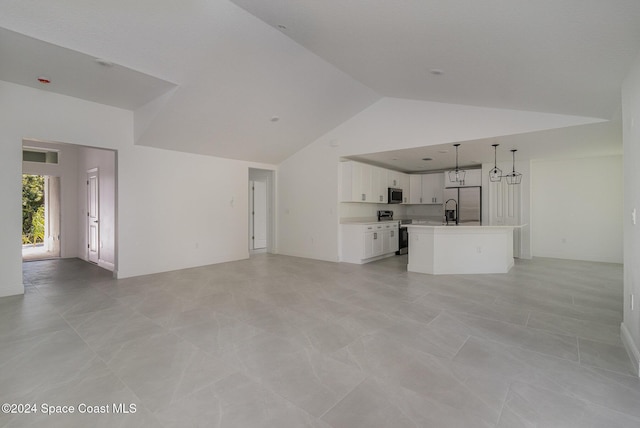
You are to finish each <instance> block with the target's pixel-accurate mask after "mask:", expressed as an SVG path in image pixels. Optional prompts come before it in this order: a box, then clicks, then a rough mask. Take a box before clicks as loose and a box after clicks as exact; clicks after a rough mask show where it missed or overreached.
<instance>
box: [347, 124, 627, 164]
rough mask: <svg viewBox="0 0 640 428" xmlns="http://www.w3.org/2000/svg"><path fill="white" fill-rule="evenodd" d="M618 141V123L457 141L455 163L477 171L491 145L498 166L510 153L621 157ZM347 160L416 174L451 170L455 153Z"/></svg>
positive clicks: (418, 151)
mask: <svg viewBox="0 0 640 428" xmlns="http://www.w3.org/2000/svg"><path fill="white" fill-rule="evenodd" d="M621 138H622V136H621V127H620V124H619V123H618V122H601V123H595V124H590V125H581V126H574V127H567V128H560V129H552V130H548V131H538V132H529V133H525V134H517V135H506V136H500V137H495V138H488V139H482V140H473V141H460V142H459V143H460V147H458V160H459V161H458V163H459V165H460V166H461V167H478V166H479V165H482V164H483V163H493V162H494V151H493V147H492V144H499V146H498V148H497V155H496V158H497V161H498V163H501V162H502V163H504V162H507V163H509V162H511V160H512V153H511V149H516V150H517V152H516V161H523V160H539V159H569V158H580V157H587V156H613V155H620V154H622V146H621V144H620V140H621ZM424 158H432V160H430V161H424V160H423V159H424ZM348 159H352V160H357V161H361V162H365V163H369V164H372V165H378V166H381V167H384V168H388V169H393V170H396V171H403V172H412V173H415V172H427V171H442V170H447V169H452V168H453V167H454V166H455V162H456V151H455V147H454V146H453V144H440V145H434V146H428V147H419V148H414V149H404V150H393V151H388V152H380V153H368V154H363V155H358V156H348Z"/></svg>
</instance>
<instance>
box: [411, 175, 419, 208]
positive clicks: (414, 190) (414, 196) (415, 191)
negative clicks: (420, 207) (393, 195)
mask: <svg viewBox="0 0 640 428" xmlns="http://www.w3.org/2000/svg"><path fill="white" fill-rule="evenodd" d="M409 203H410V204H421V203H422V176H421V175H419V174H411V175H409Z"/></svg>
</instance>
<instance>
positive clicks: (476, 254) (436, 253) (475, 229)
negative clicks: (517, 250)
mask: <svg viewBox="0 0 640 428" xmlns="http://www.w3.org/2000/svg"><path fill="white" fill-rule="evenodd" d="M516 227H521V226H480V225H474V226H467V225H454V226H444V225H424V224H409V225H407V230H408V232H409V263H408V264H407V270H408V271H409V272H418V273H428V274H432V275H442V274H472V273H507V272H509V270H510V269H511V268H512V267H513V229H514V228H516Z"/></svg>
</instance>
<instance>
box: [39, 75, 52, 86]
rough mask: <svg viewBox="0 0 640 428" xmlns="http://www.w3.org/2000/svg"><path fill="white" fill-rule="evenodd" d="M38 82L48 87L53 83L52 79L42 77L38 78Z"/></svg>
mask: <svg viewBox="0 0 640 428" xmlns="http://www.w3.org/2000/svg"><path fill="white" fill-rule="evenodd" d="M38 82H40V83H42V84H43V85H48V84H49V83H51V79H49V78H48V77H44V76H40V77H38Z"/></svg>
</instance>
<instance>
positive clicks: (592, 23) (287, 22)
mask: <svg viewBox="0 0 640 428" xmlns="http://www.w3.org/2000/svg"><path fill="white" fill-rule="evenodd" d="M232 1H233V2H234V3H236V4H238V5H240V6H242V7H243V8H245V9H246V10H248V11H249V12H251V13H252V14H254V15H256V16H258V17H259V18H260V19H262V20H264V21H265V22H267V23H269V24H270V25H272V26H274V27H275V28H278V25H283V26H285V27H286V29H281V31H282V32H283V33H284V34H286V35H287V36H289V37H291V38H292V39H294V40H295V41H297V42H298V43H300V44H302V45H303V46H305V47H306V48H308V49H310V50H311V51H313V52H315V53H316V54H318V55H319V56H321V57H322V58H324V59H326V60H327V61H329V62H331V63H332V64H334V65H335V66H337V67H338V68H340V69H341V70H343V71H345V72H347V73H348V74H349V75H351V76H353V77H354V78H356V79H357V80H358V81H360V82H362V83H364V84H365V85H367V86H369V87H370V88H372V89H374V90H375V91H377V92H378V93H380V94H382V95H384V96H391V97H397V98H409V99H421V100H429V101H439V102H447V103H453V104H467V105H479V106H488V107H497V108H507V109H514V110H529V111H541V112H550V113H564V114H572V115H578V116H590V117H600V118H605V119H609V118H611V116H612V114H613V113H614V111H615V110H616V108H617V107H618V106H619V104H620V83H621V81H622V79H623V78H624V76H625V75H626V73H627V72H628V70H629V68H630V66H631V64H632V62H633V60H634V59H635V57H636V56H637V54H638V51H639V50H640V1H638V0H609V1H602V0H536V1H523V0H483V1H477V0H450V1H442V0H403V1H371V0H350V1H343V0H324V1H309V0H306V1H300V0H269V1H263V0H232ZM432 69H440V70H443V71H444V74H442V75H433V74H431V73H430V72H429V71H430V70H432Z"/></svg>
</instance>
